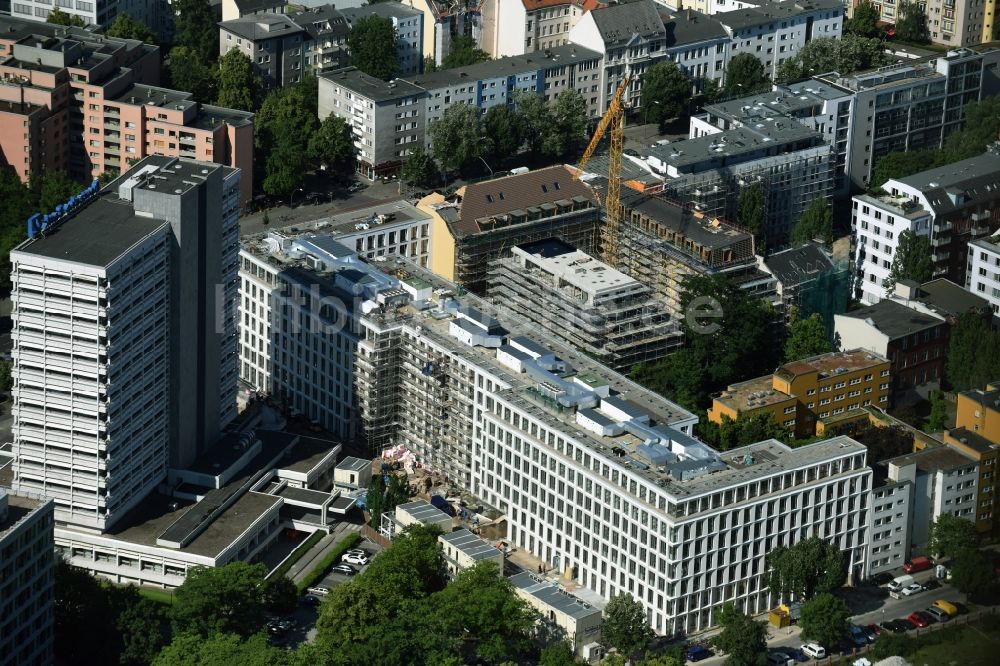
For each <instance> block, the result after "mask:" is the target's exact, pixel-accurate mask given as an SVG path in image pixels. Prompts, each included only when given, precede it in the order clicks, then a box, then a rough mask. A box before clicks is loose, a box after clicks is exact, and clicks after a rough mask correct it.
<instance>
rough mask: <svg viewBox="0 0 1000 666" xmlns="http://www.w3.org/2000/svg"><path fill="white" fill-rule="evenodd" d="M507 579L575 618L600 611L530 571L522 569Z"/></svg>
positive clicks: (597, 613) (589, 615)
mask: <svg viewBox="0 0 1000 666" xmlns="http://www.w3.org/2000/svg"><path fill="white" fill-rule="evenodd" d="M507 580H509V581H510V583H511V584H512V585H513V586H514V587H515V588H517V589H518V590H521V591H522V592H524V593H525V594H528V595H531V596H532V597H534V598H535V599H537V600H538V601H539V602H541V603H542V604H544V605H545V606H548V607H549V608H551V609H553V610H556V611H558V612H560V613H564V614H566V615H569V616H570V617H572V618H574V619H576V620H582V619H584V618H588V617H592V616H593V615H595V614H596V615H600V614H601V612H602V611H601V609H600V608H597V607H595V606H591V605H590V604H588V603H587V602H586V601H584V600H583V599H580V598H578V597H575V596H573V595H572V594H571V593H569V592H566V591H565V590H563V589H562V588H561V587H559V586H558V585H556V584H555V583H552V582H550V581H548V580H544V579H542V578H539V577H537V576H535V575H534V574H533V573H531V572H530V571H522V572H521V573H519V574H516V575H514V576H511V577H510V578H508V579H507Z"/></svg>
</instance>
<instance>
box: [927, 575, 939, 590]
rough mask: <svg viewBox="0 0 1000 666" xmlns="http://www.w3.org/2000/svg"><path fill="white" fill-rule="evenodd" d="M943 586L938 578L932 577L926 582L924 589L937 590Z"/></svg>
mask: <svg viewBox="0 0 1000 666" xmlns="http://www.w3.org/2000/svg"><path fill="white" fill-rule="evenodd" d="M939 587H941V582H940V581H938V580H937V579H936V578H931V579H930V580H929V581H927V582H926V583H924V590H936V589H938V588H939Z"/></svg>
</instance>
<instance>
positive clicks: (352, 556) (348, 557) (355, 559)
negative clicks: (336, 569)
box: [340, 553, 368, 567]
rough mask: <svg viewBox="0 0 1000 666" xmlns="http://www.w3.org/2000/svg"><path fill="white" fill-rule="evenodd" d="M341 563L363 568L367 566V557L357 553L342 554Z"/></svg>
mask: <svg viewBox="0 0 1000 666" xmlns="http://www.w3.org/2000/svg"><path fill="white" fill-rule="evenodd" d="M340 561H341V562H346V563H347V564H357V565H358V566H362V567H363V566H365V565H366V564H368V556H367V555H362V554H359V553H344V554H343V556H341V558H340Z"/></svg>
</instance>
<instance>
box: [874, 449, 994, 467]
mask: <svg viewBox="0 0 1000 666" xmlns="http://www.w3.org/2000/svg"><path fill="white" fill-rule="evenodd" d="M888 462H889V463H891V464H894V465H899V466H902V465H911V464H912V465H916V466H917V469H918V470H920V471H922V472H937V471H939V470H940V471H943V472H947V471H950V470H953V469H958V468H959V467H966V466H968V465H975V464H976V461H975V460H974V459H972V458H970V457H969V456H967V455H965V454H964V453H962V452H960V451H958V450H957V449H953V448H952V447H950V446H934V447H930V448H926V449H923V450H921V451H916V452H914V453H908V454H906V455H905V456H899V457H897V458H892V459H891V460H889V461H888Z"/></svg>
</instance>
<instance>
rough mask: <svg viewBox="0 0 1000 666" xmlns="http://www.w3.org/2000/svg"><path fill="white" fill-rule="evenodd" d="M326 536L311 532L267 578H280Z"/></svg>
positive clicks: (321, 533) (323, 533)
mask: <svg viewBox="0 0 1000 666" xmlns="http://www.w3.org/2000/svg"><path fill="white" fill-rule="evenodd" d="M325 536H326V533H325V532H319V531H317V532H313V533H312V534H310V535H309V537H308V538H306V540H305V541H303V542H302V543H300V544H299V546H298V548H296V549H295V550H294V551H292V554H291V555H289V556H288V557H287V558H285V561H284V562H282V563H281V566H280V567H278V568H277V569H275V570H274V571H272V572H271V573H269V574H268V575H267V577H268V578H281V577H282V576H284V575H286V574H287V573H288V570H289V569H291V568H292V565H293V564H295V563H296V562H298V561H299V560H301V559H302V556H303V555H305V554H306V553H307V552H309V549H310V548H312V547H313V546H315V545H316V544H317V543H319V541H320V539H322V538H323V537H325Z"/></svg>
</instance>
